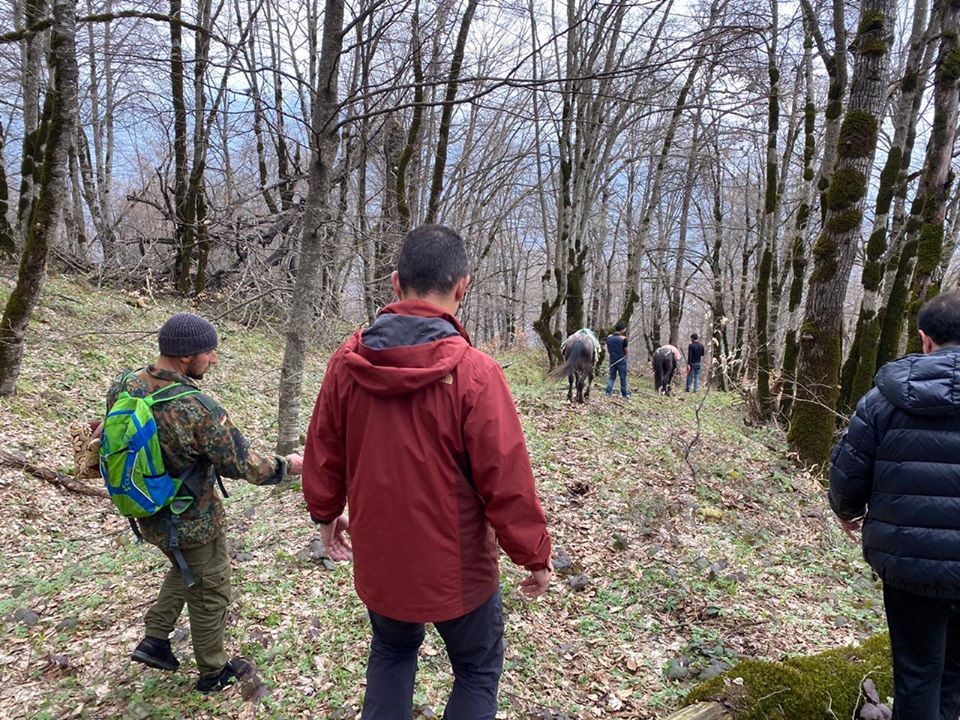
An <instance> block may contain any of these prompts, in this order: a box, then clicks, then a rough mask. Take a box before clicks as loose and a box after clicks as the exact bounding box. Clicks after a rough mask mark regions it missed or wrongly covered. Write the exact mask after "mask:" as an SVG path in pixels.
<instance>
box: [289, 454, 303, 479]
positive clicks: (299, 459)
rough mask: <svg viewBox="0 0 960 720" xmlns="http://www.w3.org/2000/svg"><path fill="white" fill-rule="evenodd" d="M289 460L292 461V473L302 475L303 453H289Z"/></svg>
mask: <svg viewBox="0 0 960 720" xmlns="http://www.w3.org/2000/svg"><path fill="white" fill-rule="evenodd" d="M287 462H289V463H290V472H289V474H290V475H300V474H302V473H303V455H298V454H297V453H290V454H289V455H287Z"/></svg>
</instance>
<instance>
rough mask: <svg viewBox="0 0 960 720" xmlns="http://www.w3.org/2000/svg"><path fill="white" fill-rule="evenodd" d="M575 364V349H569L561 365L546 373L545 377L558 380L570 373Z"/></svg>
mask: <svg viewBox="0 0 960 720" xmlns="http://www.w3.org/2000/svg"><path fill="white" fill-rule="evenodd" d="M575 366H576V359H575V351H574V350H571V351H570V354H569V355H568V356H567V357H566V358H565V359H564V361H563V364H562V365H557V366H556V367H555V368H554V369H553V370H551V371H550V372H549V373H547V377H548V378H550V379H551V380H559V379H560V378H565V377H567V376H568V375H570V373H572V372H573V368H574V367H575Z"/></svg>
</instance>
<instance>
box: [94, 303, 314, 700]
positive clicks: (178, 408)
mask: <svg viewBox="0 0 960 720" xmlns="http://www.w3.org/2000/svg"><path fill="white" fill-rule="evenodd" d="M159 345H160V357H159V358H158V359H157V361H156V362H155V363H154V364H152V365H148V366H147V367H145V368H143V369H142V370H139V371H137V372H135V373H125V374H123V375H121V377H119V378H118V379H117V380H115V381H114V383H113V384H112V385H111V387H110V390H109V393H108V395H107V410H108V412H109V409H110V408H111V407H113V404H114V403H115V402H116V400H117V397H118V396H119V395H120V392H121V391H122V390H126V391H127V392H129V393H130V394H131V395H134V396H138V397H144V396H146V395H149V394H150V393H153V392H155V391H156V390H159V389H160V388H163V387H166V386H170V385H173V384H179V385H183V386H185V388H198V385H197V382H196V381H197V380H202V379H203V376H204V373H206V371H207V370H209V369H210V368H211V367H213V366H215V365H216V364H217V352H216V348H217V345H218V338H217V331H216V329H215V328H214V327H213V325H212V324H210V323H209V322H208V321H207V320H205V319H204V318H202V317H200V316H199V315H194V314H192V313H178V314H176V315H174V316H173V317H171V318H170V319H169V320H167V322H166V323H164V325H163V327H162V328H161V329H160V338H159ZM185 388H184V389H185ZM153 415H154V418H155V419H156V423H157V434H158V437H159V440H160V446H161V449H162V452H163V460H164V464H165V466H166V468H167V471H168V472H169V473H170V475H171V476H173V477H180V478H182V479H184V481H185V486H188V487H189V489H191V491H192V494H193V495H195V496H196V497H195V499H194V500H193V502H192V504H191V505H190V507H189V508H187V509H186V510H185V511H184V512H183V513H182V514H181V515H180V516H179V517H180V520H179V522H176V523H175V527H173V528H172V527H171V525H172V523H171V518H172V515H171V513H170V510H169V509H165V510H163V511H161V512H159V513H157V514H156V515H153V516H151V517H146V518H142V519H140V520H139V521H138V524H139V528H140V531H141V533H142V534H143V538H144V539H145V540H146V541H147V542H149V543H152V544H153V545H156V546H157V547H158V548H160V550H162V551H163V552H164V554H166V555H167V557H168V558H169V559H170V568H169V569H168V570H167V574H166V577H165V578H164V580H163V585H162V586H161V588H160V594H159V596H158V598H157V601H156V603H154V605H153V607H151V608H150V609H149V610H148V611H147V614H146V618H145V622H146V634H145V637H144V638H143V640H141V641H140V644H139V645H137V647H136V649H135V650H134V651H133V655H132V658H133V659H134V660H136V661H137V662H141V663H143V664H145V665H148V666H150V667H154V668H159V669H162V670H176V669H177V668H178V667H179V666H180V662H179V661H178V660H177V658H176V656H175V655H174V654H173V651H172V650H171V647H170V640H169V637H170V633H171V632H173V628H174V624H175V623H176V621H177V618H179V617H180V613H181V611H182V610H183V606H184V604H186V605H187V607H188V608H189V611H190V634H191V637H192V640H193V650H194V655H195V657H196V661H197V668H198V670H199V672H200V679H199V681H198V682H197V689H198V690H200V691H201V692H212V691H217V690H220V689H222V688H224V687H226V686H227V685H229V684H230V683H232V682H234V681H236V680H237V679H238V678H240V677H242V676H243V675H244V674H246V673H248V672H249V671H250V670H251V665H250V664H249V663H248V662H247V661H246V660H243V659H242V658H233V659H229V658H228V656H227V654H226V651H225V650H224V630H225V626H226V617H227V606H228V605H229V603H230V599H231V597H230V560H229V558H228V556H227V544H226V536H225V534H224V524H225V520H226V517H225V514H224V510H223V503H222V502H221V501H220V498H219V497H218V494H217V490H216V484H217V480H218V476H220V475H224V476H226V477H231V478H243V479H244V480H246V481H247V482H249V483H252V484H254V485H275V484H277V483H279V482H280V481H281V480H283V479H284V477H285V476H287V475H299V474H300V468H301V465H302V458H301V457H300V456H299V455H287V456H286V457H277V456H267V455H262V454H261V453H258V452H256V451H254V450H251V449H250V444H249V442H248V441H247V440H246V438H244V436H243V435H242V434H241V432H240V431H239V430H238V429H237V428H236V427H235V426H234V424H233V423H232V422H231V420H230V418H229V417H228V415H227V413H226V411H224V410H223V408H222V407H220V405H219V404H218V403H217V402H216V401H215V400H213V399H212V398H210V397H209V396H208V395H206V394H203V393H196V394H192V395H189V396H186V397H182V398H176V399H173V400H170V401H168V402H162V403H158V404H156V405H155V406H154V408H153ZM188 477H189V478H191V481H190V482H187V478H188ZM172 530H173V531H175V534H172V533H171V531H172ZM172 537H176V545H179V552H180V553H181V554H182V559H183V560H185V561H186V565H187V568H188V573H184V572H183V571H182V570H181V567H180V566H179V564H178V558H177V557H176V555H175V553H176V551H177V547H171V538H172ZM191 576H192V577H191ZM191 579H192V580H193V584H192V585H191V584H190V581H191Z"/></svg>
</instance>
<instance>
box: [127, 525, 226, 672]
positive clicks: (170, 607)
mask: <svg viewBox="0 0 960 720" xmlns="http://www.w3.org/2000/svg"><path fill="white" fill-rule="evenodd" d="M183 556H184V558H186V561H187V565H189V566H190V572H192V573H193V577H194V579H195V580H196V582H197V584H196V585H194V586H193V587H192V588H188V587H187V586H186V585H185V584H184V582H183V575H182V574H181V573H180V568H179V567H177V563H176V561H175V560H174V559H173V555H170V554H169V553H167V557H168V558H169V559H170V569H169V570H167V575H166V577H164V579H163V585H161V586H160V595H159V596H158V597H157V601H156V602H155V603H154V604H153V607H151V608H150V609H149V610H148V611H147V615H146V625H147V635H148V636H149V637H155V638H160V639H161V640H166V639H167V638H169V637H170V633H172V632H173V627H174V625H175V624H176V622H177V618H179V617H180V612H181V611H182V610H183V606H184V604H186V606H187V610H188V611H189V613H190V636H191V638H192V640H193V654H194V656H195V657H196V660H197V668H198V669H199V671H200V677H204V676H208V675H216V674H217V673H218V672H220V670H222V669H223V666H224V665H226V664H227V660H229V658H228V657H227V653H226V651H225V650H224V648H223V635H224V630H225V628H226V621H227V606H228V605H229V604H230V558H229V557H228V556H227V539H226V537H225V536H224V535H223V533H218V534H217V535H216V537H214V539H213V540H211V541H210V542H208V543H207V544H206V545H201V546H200V547H197V548H191V549H189V550H183Z"/></svg>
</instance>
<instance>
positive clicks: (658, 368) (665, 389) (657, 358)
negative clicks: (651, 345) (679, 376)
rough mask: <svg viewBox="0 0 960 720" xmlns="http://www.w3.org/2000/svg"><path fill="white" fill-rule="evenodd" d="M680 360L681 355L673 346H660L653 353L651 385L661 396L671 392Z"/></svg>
mask: <svg viewBox="0 0 960 720" xmlns="http://www.w3.org/2000/svg"><path fill="white" fill-rule="evenodd" d="M682 359H683V353H681V352H680V350H678V349H677V348H676V347H675V346H673V345H661V346H660V347H658V348H657V350H656V352H655V353H653V385H654V388H655V389H656V391H657V392H658V393H660V394H661V395H669V394H670V392H671V391H672V390H673V376H674V373H676V372H677V367H678V365H679V364H680V360H682Z"/></svg>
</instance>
